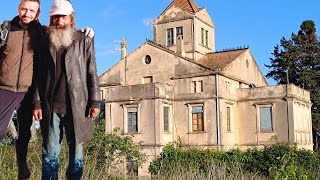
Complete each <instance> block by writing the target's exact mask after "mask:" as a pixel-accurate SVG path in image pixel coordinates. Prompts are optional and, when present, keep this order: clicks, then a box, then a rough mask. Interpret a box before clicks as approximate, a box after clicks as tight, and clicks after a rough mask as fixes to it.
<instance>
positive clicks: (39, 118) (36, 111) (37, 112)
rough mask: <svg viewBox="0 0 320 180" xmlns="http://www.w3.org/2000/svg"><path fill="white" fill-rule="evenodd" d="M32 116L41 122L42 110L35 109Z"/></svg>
mask: <svg viewBox="0 0 320 180" xmlns="http://www.w3.org/2000/svg"><path fill="white" fill-rule="evenodd" d="M32 114H33V116H34V118H35V120H36V121H38V122H39V121H40V120H41V119H42V110H41V109H35V110H33V111H32Z"/></svg>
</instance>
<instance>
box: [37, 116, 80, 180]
mask: <svg viewBox="0 0 320 180" xmlns="http://www.w3.org/2000/svg"><path fill="white" fill-rule="evenodd" d="M51 116H52V117H51V122H50V127H49V134H48V140H47V142H43V149H42V178H41V179H43V180H55V179H57V180H58V171H59V154H60V150H61V141H62V138H63V132H65V134H66V138H67V143H68V146H69V166H68V169H67V172H66V176H67V179H68V180H78V179H79V180H80V179H81V177H82V174H83V157H82V144H76V140H75V133H74V126H73V118H72V115H71V113H67V114H65V115H62V114H57V113H52V115H51ZM63 130H64V131H63Z"/></svg>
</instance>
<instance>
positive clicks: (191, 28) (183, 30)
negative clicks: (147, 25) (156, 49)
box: [154, 0, 215, 61]
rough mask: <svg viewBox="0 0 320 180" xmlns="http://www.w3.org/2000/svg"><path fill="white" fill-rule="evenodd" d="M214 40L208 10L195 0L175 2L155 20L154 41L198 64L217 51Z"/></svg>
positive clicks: (174, 0) (213, 26)
mask: <svg viewBox="0 0 320 180" xmlns="http://www.w3.org/2000/svg"><path fill="white" fill-rule="evenodd" d="M214 40H215V25H214V23H213V21H212V19H211V17H210V16H209V13H208V11H207V10H206V9H205V8H199V7H198V6H197V4H196V3H195V2H194V1H193V0H173V2H172V3H171V4H170V5H169V6H168V7H167V8H166V9H165V10H164V11H163V12H162V13H161V14H160V15H159V16H158V18H157V19H155V20H154V42H155V43H157V44H160V45H162V46H166V47H168V48H169V49H170V50H173V51H175V52H176V53H177V54H178V55H181V56H185V57H188V58H190V59H193V60H195V61H197V60H198V59H200V58H201V57H203V56H204V55H206V54H207V53H210V52H214V51H215V42H214ZM181 43H183V44H181ZM181 48H183V49H181Z"/></svg>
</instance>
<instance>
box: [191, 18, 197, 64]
mask: <svg viewBox="0 0 320 180" xmlns="http://www.w3.org/2000/svg"><path fill="white" fill-rule="evenodd" d="M196 32H197V31H196V21H195V16H193V18H192V35H193V37H192V40H193V45H192V49H193V52H192V56H193V60H196V36H197V35H196Z"/></svg>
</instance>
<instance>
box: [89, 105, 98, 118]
mask: <svg viewBox="0 0 320 180" xmlns="http://www.w3.org/2000/svg"><path fill="white" fill-rule="evenodd" d="M99 112H100V109H99V108H90V110H89V114H88V117H90V118H92V119H95V118H96V117H97V116H98V115H99Z"/></svg>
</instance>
